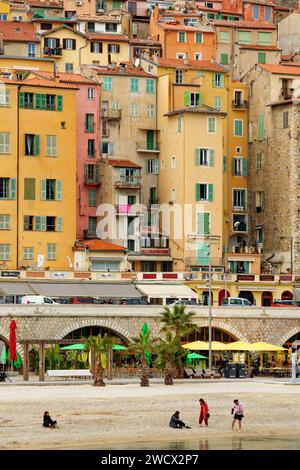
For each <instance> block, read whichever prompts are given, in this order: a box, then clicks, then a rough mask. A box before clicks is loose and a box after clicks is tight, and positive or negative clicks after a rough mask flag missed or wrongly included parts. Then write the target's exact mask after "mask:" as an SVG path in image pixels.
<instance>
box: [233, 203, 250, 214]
mask: <svg viewBox="0 0 300 470" xmlns="http://www.w3.org/2000/svg"><path fill="white" fill-rule="evenodd" d="M232 210H233V211H234V212H246V210H247V203H246V202H244V203H241V204H232Z"/></svg>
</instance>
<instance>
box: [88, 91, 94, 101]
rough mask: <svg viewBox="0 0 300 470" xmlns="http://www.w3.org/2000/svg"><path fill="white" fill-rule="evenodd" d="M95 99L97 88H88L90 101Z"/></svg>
mask: <svg viewBox="0 0 300 470" xmlns="http://www.w3.org/2000/svg"><path fill="white" fill-rule="evenodd" d="M93 99H95V88H88V100H93Z"/></svg>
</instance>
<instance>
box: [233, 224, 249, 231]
mask: <svg viewBox="0 0 300 470" xmlns="http://www.w3.org/2000/svg"><path fill="white" fill-rule="evenodd" d="M232 231H233V232H247V231H248V227H247V224H246V223H245V222H240V223H239V224H238V225H236V226H234V225H233V227H232Z"/></svg>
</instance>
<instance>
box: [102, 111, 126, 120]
mask: <svg viewBox="0 0 300 470" xmlns="http://www.w3.org/2000/svg"><path fill="white" fill-rule="evenodd" d="M101 117H103V118H107V119H109V120H114V119H121V110H120V109H101Z"/></svg>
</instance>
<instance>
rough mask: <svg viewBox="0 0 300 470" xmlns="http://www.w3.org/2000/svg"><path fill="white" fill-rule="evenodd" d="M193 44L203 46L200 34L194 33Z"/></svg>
mask: <svg viewBox="0 0 300 470" xmlns="http://www.w3.org/2000/svg"><path fill="white" fill-rule="evenodd" d="M195 43H196V44H203V34H202V33H195Z"/></svg>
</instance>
